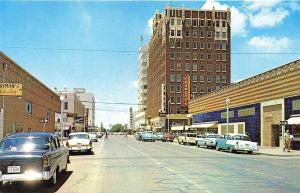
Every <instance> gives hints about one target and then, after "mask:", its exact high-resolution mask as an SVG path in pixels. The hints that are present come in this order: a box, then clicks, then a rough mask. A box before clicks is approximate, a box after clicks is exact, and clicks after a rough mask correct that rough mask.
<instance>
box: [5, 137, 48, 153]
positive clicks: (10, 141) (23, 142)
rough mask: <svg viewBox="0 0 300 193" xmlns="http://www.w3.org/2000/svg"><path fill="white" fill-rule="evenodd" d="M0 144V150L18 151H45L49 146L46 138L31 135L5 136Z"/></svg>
mask: <svg viewBox="0 0 300 193" xmlns="http://www.w3.org/2000/svg"><path fill="white" fill-rule="evenodd" d="M0 145H1V146H0V150H1V151H18V152H31V151H45V150H49V147H50V143H49V140H48V139H45V138H32V137H24V138H23V137H22V138H7V139H5V140H4V141H3V142H2V144H0Z"/></svg>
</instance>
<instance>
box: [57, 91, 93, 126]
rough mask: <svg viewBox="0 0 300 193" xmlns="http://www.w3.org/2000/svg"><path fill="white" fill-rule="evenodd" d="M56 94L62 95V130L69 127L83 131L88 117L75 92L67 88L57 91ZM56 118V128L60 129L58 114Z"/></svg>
mask: <svg viewBox="0 0 300 193" xmlns="http://www.w3.org/2000/svg"><path fill="white" fill-rule="evenodd" d="M57 95H58V96H60V97H61V96H62V99H63V100H62V110H63V114H62V115H63V118H62V122H63V123H62V126H63V130H64V131H67V130H70V129H75V130H76V131H84V130H87V128H88V122H87V120H88V118H87V116H86V115H85V113H86V108H85V106H84V105H83V104H82V103H81V101H80V100H79V98H78V97H77V94H76V93H74V92H71V91H68V90H67V89H65V90H63V91H57ZM56 120H57V123H58V124H57V129H60V127H61V123H60V121H61V120H60V116H58V117H56Z"/></svg>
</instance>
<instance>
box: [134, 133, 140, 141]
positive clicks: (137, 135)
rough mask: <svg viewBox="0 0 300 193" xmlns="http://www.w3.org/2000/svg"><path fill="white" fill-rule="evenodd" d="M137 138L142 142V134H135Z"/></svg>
mask: <svg viewBox="0 0 300 193" xmlns="http://www.w3.org/2000/svg"><path fill="white" fill-rule="evenodd" d="M135 138H136V140H138V141H141V140H142V132H137V133H136V134H135Z"/></svg>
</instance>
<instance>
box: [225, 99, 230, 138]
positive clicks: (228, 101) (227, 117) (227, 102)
mask: <svg viewBox="0 0 300 193" xmlns="http://www.w3.org/2000/svg"><path fill="white" fill-rule="evenodd" d="M229 103H230V99H229V98H227V99H226V107H227V111H226V112H227V113H226V119H227V133H228V130H229Z"/></svg>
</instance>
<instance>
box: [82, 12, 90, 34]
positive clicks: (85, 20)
mask: <svg viewBox="0 0 300 193" xmlns="http://www.w3.org/2000/svg"><path fill="white" fill-rule="evenodd" d="M91 24H92V16H91V15H90V14H89V13H88V12H87V11H83V12H82V13H81V22H80V29H82V30H83V31H85V32H87V31H89V29H90V27H91Z"/></svg>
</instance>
